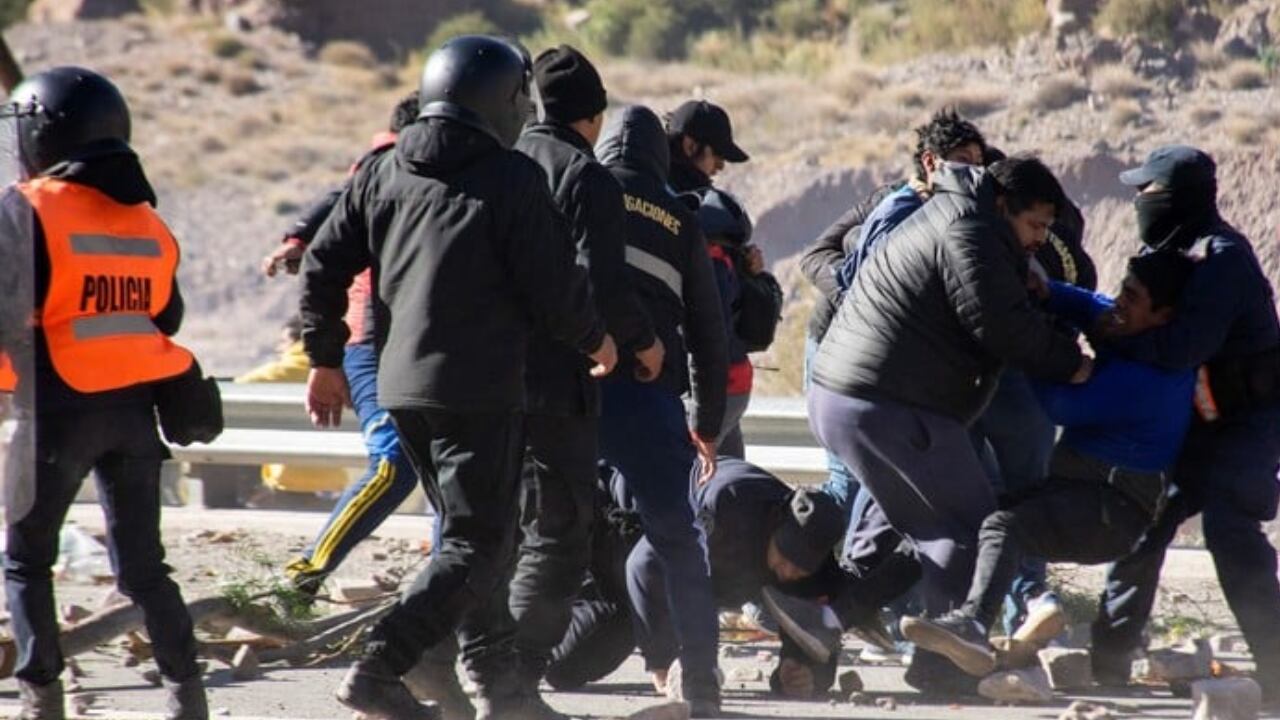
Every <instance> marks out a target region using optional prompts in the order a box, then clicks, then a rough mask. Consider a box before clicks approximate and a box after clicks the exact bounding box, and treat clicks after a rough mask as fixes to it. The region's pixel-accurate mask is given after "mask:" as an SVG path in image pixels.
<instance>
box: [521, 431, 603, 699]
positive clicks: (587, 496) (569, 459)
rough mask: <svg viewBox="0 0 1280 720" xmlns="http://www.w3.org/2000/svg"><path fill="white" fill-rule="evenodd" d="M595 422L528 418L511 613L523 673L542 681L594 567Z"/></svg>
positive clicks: (529, 677) (597, 455)
mask: <svg viewBox="0 0 1280 720" xmlns="http://www.w3.org/2000/svg"><path fill="white" fill-rule="evenodd" d="M597 424H598V420H597V418H595V417H589V416H577V417H569V416H553V415H528V416H526V417H525V456H524V466H523V471H522V477H521V479H522V483H523V487H522V493H523V509H522V511H521V521H520V526H521V529H522V530H523V535H524V539H523V541H522V542H521V546H520V557H519V561H518V563H517V565H516V571H515V577H514V578H513V579H512V581H511V595H510V608H511V614H512V617H513V618H514V619H515V622H516V627H517V630H516V652H517V653H518V654H519V656H520V666H521V673H522V674H524V675H525V677H526V679H530V680H534V681H536V680H539V679H541V677H542V674H543V672H544V671H545V669H546V666H547V663H548V662H549V660H550V658H551V652H552V649H553V648H555V647H556V645H557V644H559V643H560V640H561V638H563V637H564V634H565V630H566V629H567V628H568V627H569V619H570V615H571V610H572V607H573V603H574V598H576V597H577V596H578V592H579V589H580V588H581V587H582V578H583V575H584V574H585V573H586V570H587V565H588V563H589V562H590V560H591V529H592V525H593V518H594V511H595V493H596V482H597V477H598V475H599V472H598V470H597V468H596V463H597V460H598V458H599V450H598V444H597V441H596V432H597Z"/></svg>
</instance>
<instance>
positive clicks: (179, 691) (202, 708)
mask: <svg viewBox="0 0 1280 720" xmlns="http://www.w3.org/2000/svg"><path fill="white" fill-rule="evenodd" d="M164 687H165V690H167V691H168V694H169V698H168V700H167V701H166V703H165V710H166V712H165V716H164V718H165V720H209V700H208V698H206V697H205V692H204V681H203V680H201V679H200V676H199V675H196V676H195V677H192V678H187V679H186V680H183V681H182V682H174V681H172V680H169V679H165V680H164Z"/></svg>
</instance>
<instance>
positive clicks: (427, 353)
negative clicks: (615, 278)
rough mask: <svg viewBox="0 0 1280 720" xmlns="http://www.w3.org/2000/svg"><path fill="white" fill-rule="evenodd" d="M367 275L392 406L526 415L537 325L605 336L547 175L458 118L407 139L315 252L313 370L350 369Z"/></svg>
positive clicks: (427, 125)
mask: <svg viewBox="0 0 1280 720" xmlns="http://www.w3.org/2000/svg"><path fill="white" fill-rule="evenodd" d="M366 267H368V268H371V269H372V272H373V278H372V282H373V287H374V289H375V298H374V311H375V317H376V318H377V322H376V323H375V325H376V328H375V331H376V333H377V337H376V343H377V346H378V350H379V355H380V361H379V366H378V377H379V381H378V404H379V405H381V406H382V407H385V408H388V409H441V410H448V411H452V412H511V411H515V410H518V409H520V408H521V407H522V406H523V403H524V366H525V355H526V348H527V346H528V338H529V335H530V333H531V332H533V330H534V329H535V327H538V328H539V329H541V330H545V331H546V332H548V333H550V334H551V335H553V336H555V337H557V338H560V339H561V340H563V341H564V342H565V343H567V344H568V345H570V346H571V347H573V348H576V349H577V350H578V352H581V353H588V352H592V351H594V350H595V349H596V348H598V347H599V345H600V343H601V341H602V340H603V337H604V327H603V324H602V323H601V321H600V319H599V317H598V316H597V314H596V312H595V307H594V305H593V303H592V301H591V295H590V289H589V284H588V282H587V278H586V273H585V271H583V269H582V268H581V267H579V266H578V265H577V264H576V263H575V262H574V253H573V247H572V244H571V243H570V241H569V233H568V228H567V227H565V224H564V220H563V218H562V217H561V216H560V214H559V213H558V212H556V210H555V207H554V206H553V205H552V203H551V198H550V196H549V195H548V193H547V180H546V176H545V175H544V174H543V172H542V170H541V169H540V168H539V167H538V166H537V164H536V163H534V162H533V161H532V160H530V159H529V158H527V157H525V156H524V155H521V154H520V153H517V152H514V151H510V150H505V149H503V148H502V147H501V146H499V145H498V144H497V142H496V141H495V140H493V139H492V138H490V137H489V136H487V135H485V134H483V133H481V132H479V131H477V130H474V129H472V128H470V127H467V126H465V125H462V124H460V123H457V122H454V121H452V120H447V119H426V120H419V121H418V122H416V123H414V124H412V125H410V126H408V127H406V128H405V129H404V130H402V131H401V132H400V135H399V138H398V139H397V140H396V147H395V151H394V152H387V153H383V154H381V155H379V156H378V157H376V158H374V159H373V160H372V161H371V162H369V163H368V164H367V165H365V166H364V167H362V168H361V169H360V170H359V172H357V173H356V175H355V176H354V177H353V178H352V180H351V184H350V185H349V186H348V187H347V189H346V190H344V191H343V193H342V197H341V198H339V200H338V203H337V205H335V206H334V209H333V212H331V213H330V215H329V217H328V219H327V220H326V221H325V224H324V225H323V226H322V227H321V228H320V231H319V233H318V234H317V235H316V238H315V240H314V241H312V243H311V244H310V245H309V246H308V248H307V254H306V256H305V259H304V261H303V272H302V275H303V290H302V301H301V308H302V319H303V332H302V337H303V342H304V344H305V346H306V349H307V354H308V355H309V356H310V357H311V361H312V363H314V364H315V365H317V366H320V367H339V366H340V365H341V363H342V355H343V344H344V342H345V341H346V338H347V334H348V330H347V326H346V324H345V323H344V322H343V321H342V317H343V313H344V312H345V311H346V306H347V294H346V289H347V286H348V285H350V284H351V281H352V279H353V278H354V277H355V276H356V275H357V274H359V273H360V272H361V271H362V270H364V269H365V268H366Z"/></svg>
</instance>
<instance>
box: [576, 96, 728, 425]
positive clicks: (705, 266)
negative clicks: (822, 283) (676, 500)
mask: <svg viewBox="0 0 1280 720" xmlns="http://www.w3.org/2000/svg"><path fill="white" fill-rule="evenodd" d="M598 154H599V157H600V162H602V163H604V166H605V167H607V168H608V169H609V172H611V173H613V176H614V177H615V178H617V180H618V182H619V183H621V185H622V192H623V200H624V205H625V207H626V210H627V251H626V255H627V265H628V266H629V268H630V271H631V278H632V282H633V283H634V284H635V288H636V291H637V293H638V294H639V296H640V299H641V300H642V301H643V302H644V304H645V307H646V309H647V310H648V312H649V317H650V318H652V319H653V325H654V331H655V332H656V333H657V335H658V337H659V338H661V339H662V342H663V344H664V345H665V346H666V351H667V354H666V360H665V361H664V367H663V370H662V375H661V376H660V377H659V378H658V379H657V380H656V381H655V382H660V383H663V384H664V385H666V386H667V387H670V388H671V389H672V390H673V391H675V392H677V393H683V392H685V391H687V390H689V389H690V378H689V361H688V357H687V356H686V353H688V355H691V356H692V358H693V363H692V365H693V371H692V372H693V378H692V380H693V382H692V389H693V399H694V402H695V404H696V406H697V409H696V411H695V413H694V415H695V417H694V429H695V430H696V431H697V433H698V434H699V435H700V436H701V437H704V438H714V437H716V436H717V435H718V434H719V431H720V424H721V422H722V421H723V419H724V406H725V383H726V381H727V379H728V371H729V353H728V347H727V340H726V335H725V325H724V323H725V320H724V317H723V315H722V313H721V310H720V291H719V289H718V288H717V286H716V279H715V274H714V272H713V271H712V269H711V258H710V257H709V256H708V255H707V244H706V241H705V240H704V239H703V238H702V233H701V232H700V231H699V230H698V222H697V218H696V217H695V216H694V214H693V212H692V211H690V210H689V209H688V208H687V207H686V206H685V205H684V204H683V203H682V202H681V201H680V200H678V199H676V197H675V196H674V195H673V194H672V192H671V191H670V189H668V187H667V185H666V178H667V168H668V164H669V163H670V156H669V154H668V150H667V137H666V134H665V133H664V132H663V129H662V122H661V121H660V120H659V119H658V116H657V115H654V114H653V111H651V110H649V109H648V108H643V107H638V106H633V107H628V108H625V109H623V110H621V111H619V112H617V113H615V114H614V116H613V117H612V118H611V119H610V121H609V124H608V126H606V127H605V130H604V135H603V137H602V138H601V140H600V144H599V147H598ZM686 344H687V347H686ZM617 372H625V373H632V372H634V360H633V359H631V358H623V359H622V360H621V361H620V362H619V363H618V370H617Z"/></svg>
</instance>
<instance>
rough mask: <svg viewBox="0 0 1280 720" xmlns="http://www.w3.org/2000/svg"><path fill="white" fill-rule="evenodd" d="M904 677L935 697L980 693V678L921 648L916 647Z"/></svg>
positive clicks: (926, 693)
mask: <svg viewBox="0 0 1280 720" xmlns="http://www.w3.org/2000/svg"><path fill="white" fill-rule="evenodd" d="M902 679H903V680H904V681H905V682H906V683H907V684H908V685H910V686H911V687H913V688H915V689H916V690H919V691H920V692H921V693H924V694H925V695H932V696H935V697H943V698H954V697H972V696H976V695H977V694H978V678H976V677H974V676H972V675H970V674H968V673H966V672H964V671H962V670H961V669H960V668H958V667H956V665H955V663H953V662H951V661H950V660H948V659H947V658H945V657H943V656H941V655H939V654H938V653H935V652H929V651H928V650H924V649H921V648H916V651H915V652H914V653H912V654H911V662H910V664H908V665H907V672H906V674H904V675H903V678H902Z"/></svg>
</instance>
